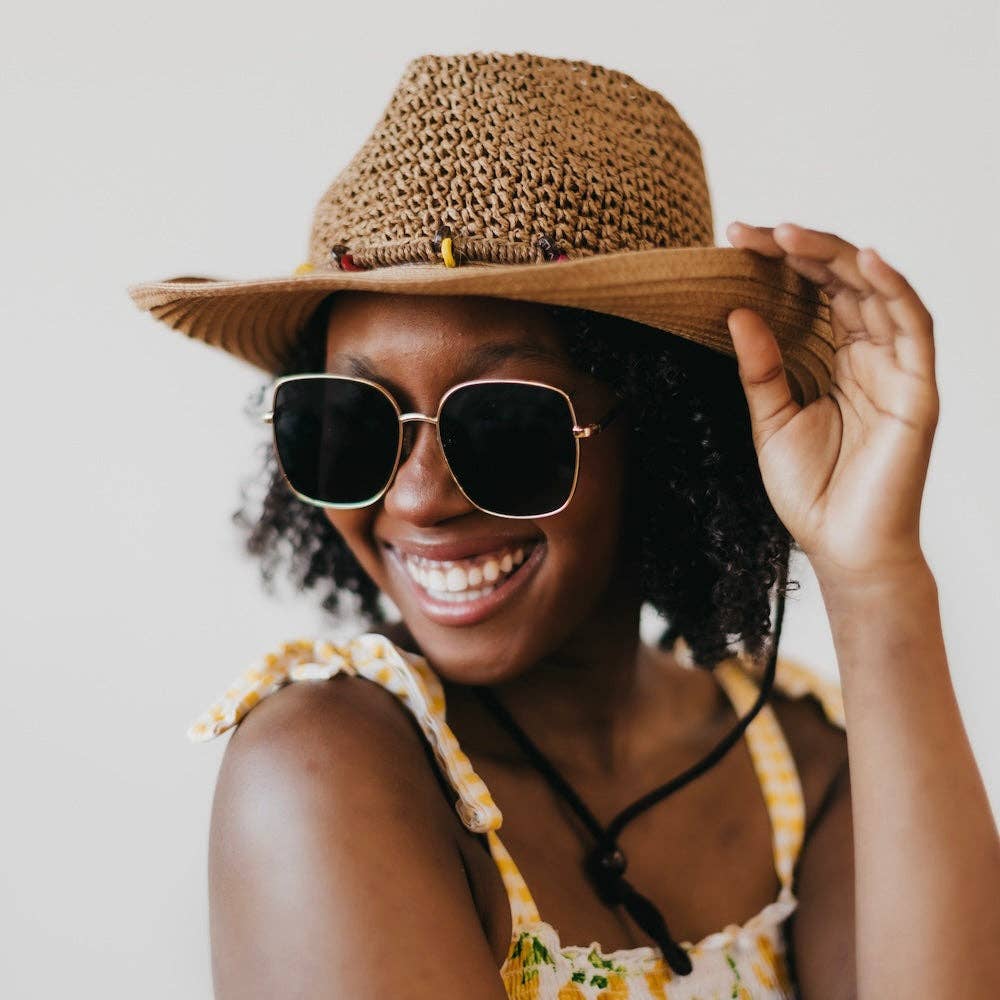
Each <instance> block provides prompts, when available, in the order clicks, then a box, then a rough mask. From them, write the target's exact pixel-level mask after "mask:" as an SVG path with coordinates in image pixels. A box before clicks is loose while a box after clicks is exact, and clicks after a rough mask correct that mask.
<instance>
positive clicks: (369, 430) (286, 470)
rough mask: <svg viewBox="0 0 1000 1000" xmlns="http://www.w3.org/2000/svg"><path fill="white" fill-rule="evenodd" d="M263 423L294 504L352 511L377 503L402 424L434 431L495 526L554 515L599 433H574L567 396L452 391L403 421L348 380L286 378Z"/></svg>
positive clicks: (386, 399) (484, 387) (458, 481)
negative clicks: (585, 445)
mask: <svg viewBox="0 0 1000 1000" xmlns="http://www.w3.org/2000/svg"><path fill="white" fill-rule="evenodd" d="M270 394H271V409H270V410H269V411H268V412H266V413H264V414H262V418H263V420H264V421H265V422H266V423H270V424H271V426H272V430H273V432H274V449H275V453H276V455H277V459H278V465H279V467H280V469H281V473H282V475H283V476H284V478H285V481H286V482H287V483H288V486H289V488H290V489H291V490H292V492H293V493H295V495H296V496H297V497H299V499H300V500H304V501H305V502H306V503H310V504H313V505H315V506H317V507H332V508H334V509H337V510H353V509H356V508H359V507H367V506H369V505H370V504H373V503H375V502H377V501H378V500H380V499H381V498H382V496H384V494H385V492H386V491H387V490H388V489H389V486H390V485H391V483H392V480H393V477H394V476H395V475H396V470H397V469H398V468H399V463H400V456H401V455H402V451H403V433H404V428H405V425H406V424H409V423H413V422H423V423H427V424H433V425H434V427H435V428H436V430H437V438H438V442H439V443H440V445H441V450H442V452H443V454H444V458H445V462H446V464H447V466H448V471H449V472H450V473H451V477H452V479H453V480H454V481H455V485H456V486H457V487H458V489H459V490H460V491H461V493H462V495H463V496H464V497H465V498H466V499H467V500H468V501H469V503H471V504H472V505H473V506H474V507H476V508H478V509H479V510H481V511H483V512H484V513H486V514H492V515H495V516H497V517H512V518H536V517H547V516H549V515H550V514H558V513H559V512H560V511H561V510H563V509H565V507H566V506H567V505H568V504H569V502H570V500H571V499H572V498H573V493H574V492H575V490H576V481H577V476H578V474H579V470H580V441H581V440H585V439H587V438H590V437H593V436H594V435H595V434H598V433H599V432H600V431H602V430H604V428H605V427H607V426H608V424H610V423H611V421H612V420H614V418H615V417H616V416H617V415H618V413H619V412H620V410H621V409H622V406H623V403H622V401H619V402H618V403H616V404H615V406H614V407H613V408H612V409H611V410H610V411H609V413H608V414H607V415H606V416H605V417H604V419H603V420H600V421H598V422H597V423H593V424H586V425H584V426H580V425H579V424H578V423H577V419H576V413H575V412H574V410H573V403H572V401H571V400H570V398H569V396H568V395H567V394H566V393H565V392H563V391H562V389H557V388H555V386H551V385H545V384H544V383H542V382H529V381H523V380H520V379H476V380H473V381H470V382H461V383H459V384H458V385H454V386H452V387H451V388H450V389H449V390H448V391H447V392H446V393H445V394H444V396H442V397H441V401H440V403H438V408H437V413H436V414H435V416H433V417H431V416H427V415H426V414H423V413H403V412H402V410H401V409H400V408H399V405H398V404H397V403H396V400H395V399H394V398H393V397H392V395H391V394H390V393H389V392H388V391H387V390H386V389H384V388H383V387H382V386H380V385H379V384H378V383H376V382H372V381H369V380H368V379H363V378H355V377H353V376H349V375H331V374H316V375H286V376H284V377H282V378H279V379H277V380H276V381H275V382H274V383H273V384H272V386H271V389H270Z"/></svg>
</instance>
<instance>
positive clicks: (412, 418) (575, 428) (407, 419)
mask: <svg viewBox="0 0 1000 1000" xmlns="http://www.w3.org/2000/svg"><path fill="white" fill-rule="evenodd" d="M302 379H327V380H331V381H333V380H336V381H341V382H356V383H357V382H360V383H362V384H364V385H370V386H372V388H374V389H377V390H378V391H379V392H381V393H382V395H383V396H385V398H386V399H388V400H389V402H390V403H391V404H392V408H393V409H394V410H395V411H396V417H397V419H398V420H399V435H398V441H397V444H396V458H395V460H394V462H393V465H392V471H391V472H390V473H389V477H388V479H387V480H386V483H385V485H384V486H383V487H382V489H381V490H379V492H378V493H377V494H375V496H373V497H371V498H370V499H368V500H362V501H360V502H358V503H336V502H333V501H329V500H316V499H314V498H313V497H309V496H306V495H305V494H303V493H300V492H299V491H298V490H297V489H295V487H294V486H292V484H291V482H290V481H289V479H288V476H287V474H286V473H285V469H284V466H283V465H282V462H281V455H280V453H279V452H278V441H277V433H276V431H275V429H274V404H275V400H276V398H277V394H278V390H279V389H280V388H281V386H283V385H284V384H285V383H287V382H294V381H299V380H302ZM470 385H534V386H538V387H539V388H542V389H548V390H550V391H551V392H555V393H558V394H559V395H560V396H562V398H563V399H564V400H565V401H566V406H567V407H568V409H569V415H570V420H571V421H572V433H573V443H574V445H575V457H574V467H573V484H572V486H571V487H570V491H569V496H568V497H567V498H566V501H565V502H564V503H563V504H562V506H560V507H558V508H557V509H556V510H552V511H547V512H546V513H544V514H500V513H498V512H497V511H493V510H489V509H487V508H486V507H482V506H480V505H479V504H478V503H476V502H475V500H473V499H472V497H470V496H469V495H468V494H467V493H466V492H465V490H464V489H462V484H461V483H460V482H459V481H458V477H457V476H456V475H455V471H454V469H452V467H451V462H449V461H448V454H447V452H446V451H445V448H444V442H443V441H442V440H441V424H440V419H441V410H442V408H443V407H444V404H445V403H446V402H447V400H448V397H449V396H451V395H452V393H455V392H457V391H458V390H459V389H464V388H465V387H466V386H470ZM268 394H269V398H270V409H269V410H267V411H266V412H264V413H262V414H261V419H262V420H263V421H264V423H267V424H270V425H271V431H272V433H271V441H272V447H273V448H274V455H275V458H276V459H277V462H278V468H279V470H280V472H281V475H282V478H283V479H284V480H285V484H286V485H287V486H288V488H289V490H291V491H292V493H294V494H295V496H297V497H298V498H299V499H300V500H302V501H303V502H304V503H308V504H311V505H312V506H314V507H322V508H329V509H332V510H360V509H361V508H363V507H370V506H371V505H372V504H375V503H378V501H379V500H381V499H382V497H384V496H385V494H386V493H387V492H388V491H389V489H390V487H391V486H392V484H393V482H394V481H395V479H396V473H397V472H398V471H399V466H400V461H399V459H400V456H401V455H402V453H403V436H404V431H405V428H406V425H407V424H409V423H418V422H419V423H426V424H433V425H434V430H435V433H436V436H437V441H438V447H439V448H440V449H441V455H442V457H443V458H444V464H445V466H446V467H447V469H448V474H449V475H450V476H451V479H452V482H453V483H454V484H455V487H456V488H457V489H458V491H459V492H460V493H461V494H462V496H463V497H465V499H466V500H468V502H469V503H470V504H472V506H473V507H475V508H476V510H480V511H482V512H483V513H484V514H489V515H491V516H492V517H505V518H509V519H511V520H516V521H525V520H534V519H536V518H542V517H552V516H553V515H554V514H559V513H561V512H562V511H564V510H565V509H566V508H567V507H568V506H569V504H570V501H571V500H572V499H573V496H574V494H575V493H576V484H577V480H578V479H579V476H580V441H582V440H587V439H589V438H592V437H593V436H594V435H596V434H599V433H600V432H601V431H602V430H604V428H605V427H607V426H608V424H610V423H611V422H612V421H613V420H614V418H615V417H616V416H617V415H618V414H619V412H620V411H621V409H622V407H623V405H624V403H623V401H622V400H618V401H617V402H616V403H615V404H614V406H613V407H612V408H611V409H610V410H609V411H608V413H607V414H606V415H605V416H604V418H603V419H602V420H598V421H596V422H595V423H591V424H584V425H582V426H581V425H580V423H579V421H578V420H577V418H576V410H575V409H574V408H573V400H572V399H570V397H569V394H568V393H566V392H564V391H563V390H562V389H560V388H559V387H558V386H554V385H549V384H548V383H547V382H535V381H532V380H530V379H515V378H482V379H469V380H467V381H465V382H459V383H457V384H456V385H453V386H452V387H451V388H450V389H448V390H447V391H446V392H445V394H444V395H443V396H442V397H441V399H440V400H439V401H438V406H437V412H436V413H435V414H434V416H433V417H432V416H429V415H428V414H426V413H415V412H411V413H404V412H403V411H402V409H401V408H400V406H399V404H398V403H397V402H396V400H395V398H394V397H393V395H392V393H391V392H389V390H388V389H386V388H385V386H382V385H379V384H378V382H373V381H372V380H371V379H366V378H361V377H359V376H355V375H336V374H334V373H332V372H316V373H302V374H296V375H283V376H282V377H281V378H278V379H275V380H274V382H272V383H271V386H270V388H269V390H268Z"/></svg>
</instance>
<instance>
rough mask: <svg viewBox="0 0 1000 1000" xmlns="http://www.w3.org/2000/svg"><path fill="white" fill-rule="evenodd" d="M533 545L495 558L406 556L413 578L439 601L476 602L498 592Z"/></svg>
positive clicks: (494, 556) (504, 552)
mask: <svg viewBox="0 0 1000 1000" xmlns="http://www.w3.org/2000/svg"><path fill="white" fill-rule="evenodd" d="M532 547H533V546H530V545H529V546H524V545H522V546H520V547H518V548H516V549H514V548H512V549H508V550H505V551H500V552H498V553H496V554H495V555H491V556H487V557H483V556H477V557H472V558H470V559H462V560H450V559H449V560H443V561H437V560H432V559H424V558H422V557H420V556H414V555H404V556H403V563H404V564H405V566H406V571H407V572H408V573H409V574H410V577H411V578H412V579H413V580H414V581H415V582H416V583H418V584H419V585H420V586H421V587H422V588H423V589H424V590H426V591H428V592H429V593H430V594H431V595H432V596H433V597H434V598H435V599H436V600H444V601H473V600H475V599H476V598H477V597H482V596H483V595H485V594H488V593H489V592H490V591H491V590H494V589H495V586H494V585H497V582H498V581H499V580H500V579H501V577H502V576H506V575H509V574H510V573H513V572H514V570H515V568H516V567H518V566H520V565H521V564H522V563H523V562H524V560H525V558H526V556H527V553H528V552H530V550H531V548H532Z"/></svg>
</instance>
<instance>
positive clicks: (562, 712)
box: [446, 586, 727, 780]
mask: <svg viewBox="0 0 1000 1000" xmlns="http://www.w3.org/2000/svg"><path fill="white" fill-rule="evenodd" d="M610 592H611V593H612V594H615V595H618V596H616V597H615V598H614V599H613V600H610V601H606V602H605V603H604V604H603V605H602V607H601V608H600V609H599V610H598V612H597V613H596V614H594V615H592V616H589V617H588V620H587V622H586V624H585V625H583V626H582V627H581V628H579V629H578V630H576V631H575V632H574V633H573V634H572V636H570V638H569V639H568V640H567V641H566V642H564V643H563V644H562V645H561V646H560V647H559V648H558V649H556V650H554V651H553V652H551V653H550V654H549V655H548V656H546V657H545V659H544V660H542V661H541V662H539V663H537V664H535V665H534V666H532V667H531V668H529V669H527V670H525V671H523V672H522V673H521V674H519V675H518V676H516V677H514V678H512V679H510V680H507V681H504V682H502V683H497V684H493V685H491V690H492V691H493V693H494V694H495V695H496V697H497V698H498V699H499V701H500V702H501V704H502V705H503V706H504V707H505V708H506V709H507V711H508V712H509V713H510V714H511V716H512V717H513V718H514V720H515V721H516V722H517V723H518V725H519V726H520V727H521V728H522V729H523V730H524V731H525V733H526V734H527V735H528V737H529V739H530V740H531V741H532V742H533V743H535V744H536V745H537V746H538V747H539V749H540V750H541V751H542V752H543V753H544V754H545V756H546V757H548V758H549V759H550V760H551V761H552V762H553V763H554V764H555V765H556V766H557V767H559V768H560V770H562V771H563V773H564V774H566V775H570V774H575V775H577V776H586V777H593V778H595V779H600V780H608V779H613V778H615V777H616V776H618V775H626V774H631V775H635V774H636V773H641V772H642V770H643V769H644V768H645V767H647V766H648V765H649V764H650V762H651V761H653V759H654V758H656V757H657V756H659V757H660V758H661V759H662V754H663V753H664V748H665V746H674V745H680V744H686V743H687V742H688V741H689V740H693V739H698V738H699V737H702V736H703V735H704V733H705V731H706V726H707V725H712V726H714V725H716V724H717V723H718V721H719V714H720V712H721V711H724V710H725V708H726V707H727V706H726V705H725V704H723V699H722V697H721V692H720V690H719V688H718V685H717V682H716V681H715V679H714V678H712V677H711V676H710V675H708V674H707V673H705V672H703V671H696V670H691V669H688V668H686V667H683V666H681V665H680V664H678V663H677V661H676V660H675V659H674V658H673V656H672V655H671V654H670V653H669V652H667V651H664V650H659V649H656V648H652V647H650V646H648V645H646V644H645V643H643V641H642V639H641V636H640V631H639V623H640V608H641V600H640V599H639V596H638V593H637V590H633V589H632V588H630V587H625V586H622V587H612V588H610ZM446 700H447V705H448V708H447V713H448V720H449V724H451V725H452V726H453V728H455V729H456V733H457V735H458V736H459V738H460V740H461V742H462V743H463V745H464V746H465V745H467V747H468V749H469V750H470V751H471V752H473V753H474V754H476V755H480V756H483V757H489V758H493V759H495V760H497V761H500V762H503V763H507V764H511V765H521V764H523V762H524V756H523V753H522V751H521V750H520V748H519V747H518V746H517V744H516V743H515V742H514V740H513V738H512V737H511V736H510V735H509V733H508V732H507V731H506V729H505V728H503V727H502V725H501V724H500V723H499V722H498V721H497V720H496V719H494V717H493V716H492V714H491V713H489V712H488V711H487V709H486V708H485V706H483V705H482V704H481V703H480V702H479V700H478V699H477V698H475V696H474V695H473V693H472V692H471V691H469V689H468V688H467V687H466V686H464V685H453V684H448V685H446ZM459 726H460V727H461V730H460V731H459Z"/></svg>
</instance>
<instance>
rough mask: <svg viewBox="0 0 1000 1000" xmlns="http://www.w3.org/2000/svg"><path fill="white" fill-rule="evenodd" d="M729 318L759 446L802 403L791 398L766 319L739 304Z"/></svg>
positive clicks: (776, 347)
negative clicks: (739, 306)
mask: <svg viewBox="0 0 1000 1000" xmlns="http://www.w3.org/2000/svg"><path fill="white" fill-rule="evenodd" d="M727 322H728V326H729V333H730V335H731V336H732V339H733V346H734V348H735V349H736V358H737V361H738V363H739V376H740V382H741V383H742V385H743V391H744V393H745V394H746V398H747V406H748V408H749V410H750V422H751V427H752V430H753V440H754V445H755V446H756V448H757V449H758V450H759V449H760V448H761V447H763V445H764V443H765V442H766V441H767V439H768V438H769V437H770V436H771V435H772V434H774V433H775V432H776V431H779V430H781V428H782V427H784V426H785V424H787V423H788V421H789V420H791V419H792V417H794V416H795V415H796V414H797V413H798V412H799V410H801V409H802V407H800V406H799V404H798V403H796V402H795V400H794V399H793V398H792V393H791V391H790V389H789V387H788V376H787V375H786V374H785V369H784V365H783V364H782V360H781V349H780V347H779V346H778V341H777V340H776V339H775V336H774V333H773V332H772V330H771V328H770V327H769V326H768V325H767V323H766V322H765V321H764V319H763V318H762V317H761V316H760V315H759V314H757V313H755V312H754V311H753V310H752V309H746V308H740V309H734V310H733V311H732V312H731V313H730V314H729V317H728V320H727Z"/></svg>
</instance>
